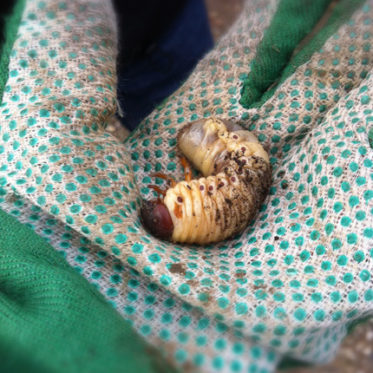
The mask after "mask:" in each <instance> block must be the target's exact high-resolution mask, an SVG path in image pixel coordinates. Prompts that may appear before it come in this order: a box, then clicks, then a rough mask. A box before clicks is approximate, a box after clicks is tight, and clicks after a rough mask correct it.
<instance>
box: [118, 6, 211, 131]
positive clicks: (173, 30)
mask: <svg viewBox="0 0 373 373" xmlns="http://www.w3.org/2000/svg"><path fill="white" fill-rule="evenodd" d="M212 46H213V39H212V35H211V32H210V28H209V24H208V19H207V12H206V8H205V5H204V2H203V1H202V0H188V1H187V2H186V4H185V6H184V7H183V9H182V11H181V12H180V13H179V14H178V15H177V17H176V18H175V19H173V20H171V23H170V27H169V28H168V29H167V31H166V32H165V33H164V34H163V35H162V36H161V37H160V39H159V40H158V41H155V43H154V44H153V45H152V47H151V48H150V50H149V51H147V53H146V54H145V55H143V56H142V57H141V58H140V59H138V60H137V61H136V62H134V63H131V64H130V65H129V66H127V67H125V68H120V67H119V71H118V99H119V104H120V107H121V109H122V111H123V117H120V120H121V122H122V123H123V124H124V125H125V126H126V127H127V128H128V129H130V130H132V129H134V128H136V126H137V125H138V124H139V123H140V121H141V120H142V119H143V118H144V117H145V116H146V115H147V114H149V113H150V112H151V111H152V110H153V109H154V107H155V106H156V105H157V104H159V103H160V102H162V101H163V100H164V99H165V98H166V97H167V96H169V95H170V94H171V93H172V92H174V91H175V90H176V89H177V88H178V87H179V86H180V84H181V83H182V82H183V81H184V80H185V79H186V78H187V77H188V75H189V73H190V72H191V70H192V69H193V67H194V66H195V65H196V63H197V62H198V61H199V60H200V59H201V57H202V56H203V55H204V54H205V53H206V52H207V51H208V50H209V49H210V48H212ZM123 48H125V46H123Z"/></svg>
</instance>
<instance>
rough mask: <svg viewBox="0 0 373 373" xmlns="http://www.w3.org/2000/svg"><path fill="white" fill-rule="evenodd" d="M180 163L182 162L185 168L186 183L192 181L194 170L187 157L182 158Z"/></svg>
mask: <svg viewBox="0 0 373 373" xmlns="http://www.w3.org/2000/svg"><path fill="white" fill-rule="evenodd" d="M180 162H181V165H182V166H183V167H184V178H185V181H191V180H192V169H191V167H190V164H189V162H188V160H187V159H186V158H185V157H181V158H180Z"/></svg>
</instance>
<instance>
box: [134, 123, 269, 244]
mask: <svg viewBox="0 0 373 373" xmlns="http://www.w3.org/2000/svg"><path fill="white" fill-rule="evenodd" d="M178 147H179V150H180V151H181V152H182V153H183V154H184V155H185V156H186V157H187V159H188V160H189V161H190V162H191V163H192V164H193V165H194V167H196V168H197V169H198V170H199V171H200V172H201V173H202V174H203V176H204V177H201V178H200V179H197V180H189V181H188V180H187V181H182V182H179V183H177V184H175V185H174V186H173V187H171V188H169V189H168V190H167V192H166V193H165V196H164V199H163V201H160V200H159V201H158V203H157V202H155V201H153V202H145V203H144V205H143V208H142V211H141V215H142V220H143V223H144V225H145V226H146V227H147V229H148V230H149V231H150V232H151V233H152V234H154V235H155V236H158V237H159V238H162V239H168V240H171V241H174V242H185V243H197V244H206V243H210V242H216V241H221V240H224V239H226V238H228V237H230V236H231V235H233V234H235V233H238V232H240V231H241V230H243V229H244V228H245V227H246V226H247V224H248V223H249V222H250V220H252V219H253V217H254V216H255V214H256V212H257V211H258V208H259V207H260V205H261V203H262V202H263V200H264V198H265V197H266V195H267V192H268V189H269V185H270V181H271V167H270V164H269V160H268V154H267V153H266V151H265V150H264V149H263V147H262V146H261V145H260V144H259V143H258V140H257V139H256V137H255V136H254V135H253V134H252V133H250V132H249V131H245V130H243V129H242V127H240V126H238V125H235V124H231V123H229V122H226V121H224V122H223V121H221V120H216V119H208V120H200V121H196V122H193V123H190V124H188V125H187V126H185V127H184V128H183V129H182V130H181V131H180V133H179V135H178ZM187 179H189V178H187ZM160 210H162V214H160V213H159V211H160ZM167 212H168V214H167ZM165 227H166V228H165Z"/></svg>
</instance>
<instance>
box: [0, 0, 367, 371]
mask: <svg viewBox="0 0 373 373" xmlns="http://www.w3.org/2000/svg"><path fill="white" fill-rule="evenodd" d="M353 5H354V6H353V7H352V5H351V3H350V2H347V1H346V2H345V1H341V2H340V3H339V4H337V5H336V6H335V8H334V9H333V12H332V13H331V15H330V18H329V19H328V20H325V19H323V18H322V17H323V14H324V13H325V11H326V9H327V3H326V2H312V4H311V3H309V2H297V4H294V2H288V1H279V2H275V1H272V2H265V1H256V2H252V3H250V4H248V6H247V7H246V9H245V11H244V12H243V14H242V16H241V17H240V19H239V20H238V21H237V23H236V24H235V26H234V27H233V28H232V30H231V31H230V32H229V33H228V34H227V35H226V36H225V37H224V38H223V39H222V40H221V41H220V42H219V44H218V45H217V46H216V48H215V50H214V51H213V52H212V53H210V54H209V55H207V56H206V58H205V59H204V60H203V61H201V63H200V64H199V66H198V67H197V69H196V70H195V72H194V73H193V74H192V75H191V77H190V78H189V80H188V81H187V82H186V83H185V84H184V85H183V87H181V88H180V89H179V90H178V91H177V92H176V93H175V94H174V95H173V96H172V97H170V98H169V100H168V101H167V102H165V103H164V105H162V106H161V107H160V108H158V109H157V110H156V111H155V112H154V113H153V114H152V115H150V116H149V117H148V118H147V119H146V120H145V121H144V122H143V124H142V125H141V126H140V128H139V129H138V130H137V131H135V132H134V133H133V135H132V136H131V138H130V139H129V140H128V141H127V142H126V143H125V144H124V146H122V145H120V144H119V143H118V142H116V141H115V140H114V139H113V138H110V136H109V135H107V134H105V133H104V132H103V130H102V129H101V128H100V127H99V126H98V125H97V124H102V123H103V122H105V121H106V118H107V116H108V115H109V114H110V112H112V111H113V110H114V105H113V104H114V102H113V96H112V93H111V91H110V82H112V80H111V74H110V73H109V74H106V75H105V72H107V71H108V67H111V68H113V66H112V62H111V61H113V60H114V56H113V54H114V52H113V50H112V49H110V48H109V49H107V48H105V47H106V46H107V45H108V44H107V43H106V40H105V43H104V41H102V42H101V43H97V42H96V41H97V34H100V33H99V32H98V29H95V28H93V29H92V30H93V31H94V32H95V34H94V38H93V37H92V38H91V39H90V37H91V35H92V34H91V35H89V33H88V36H87V38H88V40H89V42H90V43H91V44H89V43H88V44H89V45H90V48H88V49H87V43H86V40H85V43H86V44H85V46H84V48H85V49H82V51H83V52H84V53H86V54H87V55H85V54H82V56H81V57H80V58H83V59H84V63H82V62H81V60H80V61H79V63H78V62H77V61H76V60H74V58H72V57H69V58H68V63H67V64H66V61H65V58H64V56H66V54H68V53H74V51H75V53H76V49H78V46H79V43H78V42H77V43H76V45H74V44H73V43H71V44H70V45H69V43H68V42H67V40H74V33H73V31H71V29H69V28H68V27H65V25H64V27H62V26H61V25H60V24H59V23H58V22H56V21H55V20H54V21H53V22H52V23H50V21H47V23H46V25H43V24H42V25H40V22H41V21H45V20H46V19H48V18H47V15H48V12H47V11H43V12H41V13H40V14H39V17H40V19H37V20H36V21H35V24H37V25H38V26H39V27H40V26H42V27H49V26H53V27H55V28H56V30H58V32H60V33H61V32H62V38H63V40H64V42H65V44H64V46H63V47H62V46H58V42H56V41H53V40H52V39H51V40H49V42H50V43H52V45H53V46H55V48H57V49H56V50H57V51H58V52H60V53H61V56H62V57H60V59H59V60H58V59H57V60H56V59H53V58H54V57H50V56H49V55H48V53H49V50H48V49H45V50H44V49H43V48H40V47H39V45H40V42H39V39H37V38H36V37H35V38H34V39H33V40H32V41H30V40H27V41H28V44H27V45H26V46H25V43H24V42H23V40H22V37H25V33H26V28H27V27H30V24H31V25H32V22H33V21H32V20H29V21H28V23H26V24H25V25H24V26H22V27H24V29H22V27H21V37H20V38H19V39H18V40H17V42H16V44H15V47H14V50H15V51H16V52H15V53H14V55H15V56H14V57H13V58H12V59H11V62H10V72H11V73H10V79H9V81H8V86H9V88H8V90H7V91H6V93H5V95H4V100H3V101H4V102H5V106H6V110H8V111H6V112H5V113H4V114H3V115H4V121H3V123H5V124H4V126H3V129H2V131H3V132H2V136H3V141H9V138H11V139H12V141H13V143H15V144H16V145H15V146H13V149H11V148H9V147H8V148H7V149H5V152H6V154H7V157H8V158H7V159H8V160H9V161H8V162H7V164H6V165H3V168H2V172H3V174H4V175H5V176H4V177H5V179H3V180H4V185H5V188H4V193H5V192H6V193H8V194H7V196H6V197H4V204H3V206H4V208H7V210H8V211H11V210H13V211H14V209H15V207H16V209H17V211H22V215H23V216H22V217H20V219H23V221H26V220H27V219H31V217H32V216H33V215H34V216H39V217H41V218H40V219H39V220H34V221H33V223H32V224H33V225H34V227H35V228H36V229H38V231H39V232H40V234H43V235H48V234H49V235H50V234H51V233H52V234H53V244H54V246H56V247H58V246H60V248H61V246H62V248H64V250H65V251H66V252H67V255H68V260H69V261H70V263H72V264H75V265H76V264H77V263H79V266H80V268H81V271H82V274H83V275H85V276H86V277H88V278H90V279H91V280H92V281H95V282H97V283H99V284H100V286H101V290H102V291H103V292H105V293H106V295H107V296H108V297H109V298H111V299H112V300H113V301H114V302H116V303H117V304H118V305H120V308H121V309H122V310H123V312H124V313H125V314H126V317H129V318H131V319H132V320H133V322H134V325H135V326H136V327H137V328H138V329H139V330H140V331H141V333H143V334H144V335H145V336H146V337H147V338H148V339H149V340H150V341H152V342H153V343H157V344H159V343H160V341H161V342H162V344H163V345H165V346H171V345H172V346H173V349H172V350H170V349H169V353H170V354H171V355H172V357H173V358H174V359H175V360H176V362H178V363H179V364H180V365H182V364H186V363H187V362H188V363H194V364H197V365H200V366H201V367H202V368H201V369H203V370H204V371H207V370H214V369H217V368H218V367H221V368H222V369H225V370H227V371H229V370H230V369H231V370H233V371H234V370H238V369H241V368H242V369H245V370H248V369H251V370H255V369H258V370H259V369H268V370H271V369H274V366H275V364H276V362H277V361H278V360H279V358H280V356H281V355H282V354H286V355H291V356H292V357H295V358H298V359H302V360H308V361H312V362H322V361H326V360H328V359H330V358H331V357H332V356H333V354H334V353H335V350H336V349H337V347H338V344H339V342H340V340H341V339H342V338H343V336H344V335H345V333H346V327H347V325H348V324H349V322H351V321H353V320H355V319H357V318H359V317H362V316H364V315H366V314H367V313H370V312H371V310H372V295H373V294H372V289H371V278H370V273H371V272H372V259H371V257H372V253H371V251H370V248H371V247H372V245H371V242H372V229H371V227H369V223H368V222H369V214H371V196H372V194H371V193H372V192H371V191H370V190H371V189H372V188H371V185H372V180H371V178H370V176H369V172H370V171H369V170H370V168H371V166H372V155H371V154H372V153H371V149H370V147H369V143H368V134H367V133H368V129H367V123H368V121H369V118H370V115H371V103H370V98H369V92H370V90H371V89H372V82H371V79H372V78H371V76H370V75H369V74H368V73H369V71H368V67H369V62H370V61H371V60H370V59H371V46H370V38H371V32H372V29H371V28H372V21H371V18H370V14H371V12H370V10H371V6H372V2H371V1H368V2H367V3H366V4H365V5H362V3H361V2H354V3H353ZM32 6H33V5H32V3H30V4H29V7H30V8H32ZM69 6H70V5H69ZM71 6H72V5H71ZM99 6H101V5H96V7H99ZM294 7H295V9H294ZM355 7H356V8H355ZM99 9H100V11H99V12H97V14H96V13H95V15H94V16H95V17H96V18H94V17H92V18H89V17H88V18H87V20H86V22H94V21H91V19H94V20H95V21H96V22H97V24H100V20H104V15H105V13H104V12H103V11H102V8H99ZM90 11H91V9H90ZM30 12H31V11H30ZM73 12H74V13H77V14H79V11H78V6H77V8H76V9H74V11H73ZM294 15H295V16H294ZM58 17H59V18H58V19H59V20H62V19H65V17H67V13H65V10H59V12H58ZM100 17H102V18H100ZM294 17H296V18H297V20H298V21H297V22H296V20H294ZM350 17H351V18H350ZM78 18H79V17H78ZM298 18H299V19H300V21H299V19H298ZM67 19H69V18H67ZM320 19H321V20H322V22H325V23H324V24H323V25H321V26H322V27H321V30H318V29H317V28H316V30H315V33H314V34H311V36H309V38H310V39H311V40H310V41H307V39H304V38H305V37H306V36H307V35H310V31H311V30H312V29H313V28H314V27H315V26H316V24H317V22H318V21H319V20H320ZM347 19H349V21H348V22H346V20H347ZM71 22H72V21H71ZM102 22H104V21H102ZM61 23H62V22H61ZM104 23H105V22H104ZM289 25H290V26H289ZM289 27H291V29H294V30H293V31H292V32H291V33H290V34H289V33H288V30H289ZM93 31H92V33H93ZM100 32H101V34H102V29H101V31H100ZM51 35H54V34H53V32H52V33H51ZM109 35H110V33H109V34H107V35H106V36H107V37H109ZM95 38H96V39H95ZM92 39H94V40H92ZM302 40H303V42H302ZM22 42H23V43H22ZM301 42H302V44H303V43H304V47H302V48H301V47H299V48H297V46H299V43H301ZM33 43H34V44H33ZM42 44H43V43H42ZM34 47H35V49H36V50H37V51H38V53H39V55H42V56H45V58H46V59H47V61H48V63H49V64H52V66H55V70H53V71H54V74H55V75H56V74H57V76H53V78H48V80H47V83H45V84H46V85H47V88H49V89H51V90H52V92H49V93H48V97H50V98H51V100H52V102H54V103H53V104H51V103H50V102H49V101H47V100H45V99H44V98H43V100H42V101H41V105H42V106H39V105H36V104H34V105H30V106H28V107H27V110H28V113H27V116H26V117H25V115H26V114H23V112H22V110H23V107H18V106H17V105H18V104H14V103H12V102H14V101H12V97H13V96H14V92H18V91H20V89H21V87H20V85H21V84H22V85H23V84H24V83H22V81H17V79H19V77H13V76H12V71H13V69H12V66H13V67H14V66H17V65H18V64H20V63H21V62H20V61H23V60H25V61H33V60H32V57H29V52H30V50H32V49H33V48H34ZM97 47H98V48H97ZM66 48H67V49H66ZM69 48H70V49H69ZM297 49H299V50H297ZM294 51H295V55H294V56H293V57H292V53H293V52H294ZM88 52H89V53H88ZM47 55H48V57H47ZM52 55H53V53H52ZM69 56H71V55H69ZM91 59H93V61H95V62H93V61H91ZM98 60H100V61H101V62H103V63H104V64H105V68H104V69H101V70H98V67H97V64H95V63H96V62H97V61H98ZM21 65H25V64H24V63H23V62H22V64H21ZM30 65H31V64H30ZM81 65H84V66H85V68H82V67H81ZM57 66H58V68H57ZM61 66H62V67H61ZM66 66H70V70H71V71H70V72H71V73H74V69H80V70H79V71H80V74H75V73H74V74H69V73H67V72H66V71H65V70H64V69H65V68H66ZM87 66H89V68H87ZM28 69H31V67H30V68H29V67H28V66H26V67H25V70H24V71H23V73H22V74H24V75H25V76H27V74H28V73H31V72H30V71H29V70H28ZM89 69H91V70H89ZM40 70H41V71H42V68H40ZM262 70H263V71H262ZM38 71H39V70H38ZM99 71H101V75H100V73H99ZM93 72H94V73H95V74H93ZM41 74H45V73H41ZM67 74H69V75H67ZM85 74H86V75H85ZM45 75H47V74H45ZM43 76H44V75H43ZM66 76H67V77H70V78H69V79H71V81H68V83H65V84H68V85H67V87H63V88H61V87H60V86H61V84H62V83H61V82H60V81H61V80H63V79H62V78H65V77H66ZM95 76H97V77H99V79H102V80H101V81H100V80H97V81H96V80H95ZM38 82H39V81H37V82H36V80H35V85H34V86H33V87H32V89H31V92H29V93H25V96H22V100H23V101H24V102H28V101H27V100H29V99H30V98H31V97H33V95H38V94H39V93H38V92H39V91H40V92H46V91H43V90H40V89H39V88H38V87H39V86H38V85H37V83H38ZM41 84H43V83H41ZM84 85H86V86H84ZM108 85H109V87H108ZM105 87H108V89H106V88H105ZM241 89H242V92H241ZM71 92H73V93H72V94H71ZM92 92H96V93H97V96H98V97H94V96H93V93H92ZM49 95H50V96H49ZM74 95H76V96H78V97H76V96H74ZM37 97H39V96H37ZM100 100H101V101H100ZM34 102H37V99H36V100H34ZM83 102H84V103H85V106H84V105H82V103H83ZM103 103H105V107H104V106H103ZM43 105H44V106H43ZM61 105H62V106H61ZM65 111H66V113H69V115H66V113H64V112H65ZM9 113H10V114H9ZM6 115H8V116H9V115H11V117H6ZM211 115H215V116H220V117H222V118H229V119H231V120H233V121H236V122H237V123H240V124H241V125H243V126H244V127H246V128H248V129H250V130H252V131H253V132H254V133H255V134H256V135H257V136H258V138H259V140H260V141H261V142H262V143H263V144H264V146H265V147H266V148H267V149H268V151H269V153H270V155H271V163H272V166H273V185H272V188H271V192H270V196H269V197H268V200H267V201H266V203H265V205H263V206H262V208H261V212H260V213H259V215H258V216H257V218H256V220H255V221H254V222H253V224H252V225H251V226H250V227H248V229H247V230H246V231H245V232H243V233H242V234H241V235H240V236H239V237H235V238H234V239H232V240H230V241H227V242H224V243H222V244H218V245H215V246H212V245H210V246H209V247H204V248H200V247H187V246H183V245H173V244H170V243H166V242H161V241H159V240H157V239H155V238H153V237H151V236H150V235H148V234H147V233H146V232H145V231H144V230H143V228H142V226H141V224H140V222H139V220H138V212H137V208H138V206H139V203H140V198H139V197H140V194H139V193H138V191H137V188H138V189H139V191H140V193H141V195H142V196H144V197H150V191H149V189H148V188H147V185H148V184H149V183H150V182H151V178H150V174H151V173H152V172H154V171H162V172H165V173H167V172H172V173H173V174H174V175H175V176H177V177H178V176H179V177H181V167H180V166H179V162H178V159H177V156H176V151H175V144H176V135H177V131H178V129H179V128H181V127H182V125H183V124H186V123H187V122H189V121H192V120H195V119H198V118H200V117H209V116H211ZM70 117H73V118H74V119H73V120H72V121H71V123H70V119H69V118H70ZM12 121H15V122H16V123H14V122H12ZM15 125H16V127H14V126H15ZM7 126H8V127H10V128H11V131H13V132H11V131H9V130H7V128H8V127H7ZM29 128H30V129H29ZM45 129H47V132H45ZM25 130H26V131H25ZM4 135H5V140H4ZM6 139H8V140H6ZM16 141H17V143H16ZM130 158H131V159H132V161H130ZM17 162H21V164H20V163H17ZM26 165H27V167H26ZM130 166H131V167H132V170H133V174H132V171H131V168H130ZM30 170H31V171H30ZM136 186H137V187H136ZM14 192H16V193H17V194H18V195H21V196H22V197H23V198H20V199H19V198H17V201H20V202H18V206H14V202H12V200H11V198H10V194H9V193H14ZM32 204H34V205H39V206H40V207H41V208H42V209H43V212H44V213H50V214H53V215H54V216H55V218H57V219H59V220H60V221H61V222H62V223H58V222H56V220H55V219H50V217H48V215H43V213H40V212H37V213H34V214H32V213H31V211H32V210H31V209H32V207H30V206H31V205H32ZM48 219H49V220H52V221H54V223H53V227H52V228H49V229H51V230H52V232H50V231H49V232H47V233H45V232H44V231H46V230H47V229H48V227H46V223H47V222H48ZM65 222H66V223H67V224H68V228H69V229H71V228H73V229H74V230H73V231H68V229H67V228H66V227H65V226H64V224H63V223H65ZM66 232H68V234H67V233H66ZM77 232H79V233H81V234H82V235H84V236H85V237H86V239H88V240H90V241H91V242H93V243H95V244H96V245H99V246H101V247H102V248H104V249H105V250H106V251H108V252H110V253H112V254H114V255H117V256H119V258H120V259H121V260H122V261H123V262H124V263H125V264H126V265H127V264H128V265H129V266H131V267H133V268H134V269H135V270H132V271H127V270H126V271H124V272H123V273H122V275H120V276H119V277H114V278H113V277H110V276H113V275H114V274H115V272H114V271H115V268H118V267H115V266H116V265H118V263H116V262H115V260H113V259H112V258H108V257H105V255H104V254H103V253H102V252H101V251H99V250H98V249H89V248H85V249H84V248H83V249H82V248H81V246H79V245H82V244H79V242H80V240H82V242H84V244H83V245H85V246H84V247H86V246H88V247H90V246H91V243H90V242H89V241H86V240H84V239H83V238H82V237H80V236H79V235H78V234H77ZM64 235H65V236H64ZM69 235H70V236H69ZM66 237H68V238H66ZM79 250H80V253H82V255H76V254H77V253H78V252H79ZM78 256H79V258H78ZM97 257H99V258H100V259H98V258H97ZM102 257H105V260H103V259H102ZM96 262H97V263H96ZM92 268H94V270H93V269H92ZM128 273H129V274H128ZM120 281H125V284H128V285H129V289H127V288H126V287H125V286H123V285H121V284H120ZM117 289H119V291H118V290H117ZM148 292H150V293H148ZM184 302H187V303H184ZM122 305H123V307H122ZM191 306H197V308H192V307H191ZM202 320H203V321H202ZM197 326H199V327H198V328H197ZM175 346H176V347H175ZM210 346H214V348H213V349H211V347H210ZM232 351H233V352H232ZM274 351H275V352H274Z"/></svg>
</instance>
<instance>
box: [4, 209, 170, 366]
mask: <svg viewBox="0 0 373 373" xmlns="http://www.w3.org/2000/svg"><path fill="white" fill-rule="evenodd" d="M0 223H1V224H0V237H1V240H0V357H1V362H2V363H1V371H2V372H104V371H105V372H123V368H124V367H125V368H126V371H128V372H139V373H141V372H143V373H152V372H163V371H167V372H169V371H172V370H170V368H169V367H166V366H165V364H164V363H163V367H162V368H161V366H160V361H161V360H160V359H159V358H157V354H156V353H154V351H152V350H151V349H150V348H149V346H147V345H146V344H144V342H143V341H142V340H141V339H140V338H139V337H138V336H137V335H136V334H135V332H134V331H133V330H132V328H131V327H130V326H129V325H128V323H126V322H125V321H124V320H123V319H122V318H121V317H120V316H119V315H118V314H117V312H116V311H115V310H114V309H113V308H112V307H110V305H108V304H107V303H106V301H105V299H104V298H103V296H102V295H101V294H100V293H99V292H98V291H97V290H95V289H94V288H93V287H92V286H91V285H89V284H88V282H86V281H85V280H84V279H83V278H82V277H81V276H79V274H78V273H76V271H74V270H73V269H72V268H71V267H70V266H69V265H68V264H67V263H66V261H65V260H64V259H63V258H62V257H61V255H59V254H58V253H57V252H56V251H55V250H54V249H53V247H51V246H50V245H49V244H47V243H46V242H45V241H44V240H43V239H42V238H41V237H39V236H38V235H37V234H36V233H35V232H33V231H32V230H31V229H30V228H28V227H26V226H24V225H22V224H20V223H19V222H17V221H16V220H15V219H14V218H13V217H11V216H8V215H7V214H5V213H4V212H2V211H0Z"/></svg>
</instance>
